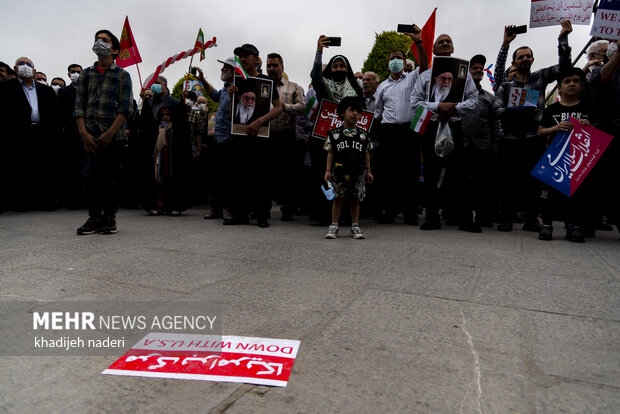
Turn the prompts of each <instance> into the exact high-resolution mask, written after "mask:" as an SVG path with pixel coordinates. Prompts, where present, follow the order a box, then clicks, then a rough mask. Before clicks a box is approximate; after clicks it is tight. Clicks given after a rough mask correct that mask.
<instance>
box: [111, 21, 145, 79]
mask: <svg viewBox="0 0 620 414" xmlns="http://www.w3.org/2000/svg"><path fill="white" fill-rule="evenodd" d="M120 43H121V51H120V53H119V54H118V56H117V57H116V64H117V65H118V66H120V67H121V68H126V67H127V66H131V65H136V64H138V63H140V62H142V57H140V52H139V51H138V46H137V45H136V41H135V40H134V38H133V33H132V31H131V27H130V26H129V17H128V16H125V24H124V25H123V32H122V33H121V38H120Z"/></svg>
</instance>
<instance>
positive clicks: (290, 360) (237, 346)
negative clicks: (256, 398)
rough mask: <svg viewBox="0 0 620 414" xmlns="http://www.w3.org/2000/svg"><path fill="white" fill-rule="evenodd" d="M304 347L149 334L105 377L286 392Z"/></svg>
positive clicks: (230, 338)
mask: <svg viewBox="0 0 620 414" xmlns="http://www.w3.org/2000/svg"><path fill="white" fill-rule="evenodd" d="M216 338H217V339H216ZM220 338H221V339H220ZM299 344H300V342H299V341H296V340H287V339H270V338H249V337H243V336H226V335H223V336H221V337H214V336H209V335H192V334H170V333H149V334H148V335H146V336H145V337H144V338H142V339H141V340H140V341H139V342H138V343H137V344H136V345H134V346H133V347H132V348H131V349H130V350H129V351H128V352H127V353H126V354H125V355H123V356H122V357H121V358H120V359H118V360H117V361H116V362H114V363H113V364H112V365H110V366H109V367H108V368H107V369H106V370H104V371H103V372H102V374H106V375H123V376H137V377H152V378H173V379H189V380H201V381H221V382H240V383H248V384H257V385H270V386H274V387H286V384H287V382H288V379H289V376H290V374H291V370H292V369H293V364H294V363H295V357H296V356H297V351H298V350H299Z"/></svg>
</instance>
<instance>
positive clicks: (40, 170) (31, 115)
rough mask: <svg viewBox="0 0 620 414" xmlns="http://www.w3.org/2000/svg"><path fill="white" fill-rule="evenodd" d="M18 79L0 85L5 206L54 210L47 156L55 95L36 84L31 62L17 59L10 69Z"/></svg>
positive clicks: (25, 58)
mask: <svg viewBox="0 0 620 414" xmlns="http://www.w3.org/2000/svg"><path fill="white" fill-rule="evenodd" d="M13 68H14V69H15V72H16V73H17V79H10V80H8V81H5V82H1V83H0V122H1V123H2V125H3V126H4V128H5V131H4V132H3V133H2V136H3V140H2V141H3V142H2V145H3V149H2V151H1V152H2V154H4V157H3V158H4V159H3V160H0V161H1V162H0V164H2V166H3V167H4V168H6V170H5V173H4V174H2V177H3V178H4V179H6V182H5V185H6V194H7V195H8V197H7V203H8V205H9V207H10V208H12V209H15V210H18V211H26V210H27V209H29V208H33V207H35V208H43V209H46V210H52V209H54V208H55V200H54V194H53V192H52V190H51V189H52V183H53V171H54V170H53V168H51V167H52V157H50V156H49V154H50V150H51V149H52V145H53V140H51V139H49V138H50V137H51V136H52V135H53V133H54V123H55V118H56V114H55V108H56V106H55V101H56V95H55V94H54V91H53V89H52V88H50V87H49V86H47V85H43V84H40V83H38V82H35V74H36V69H35V66H34V63H33V62H32V60H30V59H28V58H27V57H20V58H18V59H17V60H16V61H15V66H14V67H13Z"/></svg>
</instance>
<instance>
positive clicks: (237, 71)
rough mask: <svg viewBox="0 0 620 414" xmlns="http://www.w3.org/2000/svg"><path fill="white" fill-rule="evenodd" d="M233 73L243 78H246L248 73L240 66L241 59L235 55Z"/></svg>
mask: <svg viewBox="0 0 620 414" xmlns="http://www.w3.org/2000/svg"><path fill="white" fill-rule="evenodd" d="M235 75H239V76H241V77H242V78H243V79H244V80H245V79H247V78H248V76H250V75H248V73H247V72H246V71H245V70H244V69H243V66H241V61H240V60H239V56H237V55H235Z"/></svg>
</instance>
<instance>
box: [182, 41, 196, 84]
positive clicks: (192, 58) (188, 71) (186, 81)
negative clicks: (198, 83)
mask: <svg viewBox="0 0 620 414" xmlns="http://www.w3.org/2000/svg"><path fill="white" fill-rule="evenodd" d="M195 52H196V49H194V53H192V57H191V58H190V60H189V69H188V70H187V79H186V80H185V86H184V87H183V94H185V92H187V87H188V85H189V73H190V71H191V69H192V62H193V61H194V54H195Z"/></svg>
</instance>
